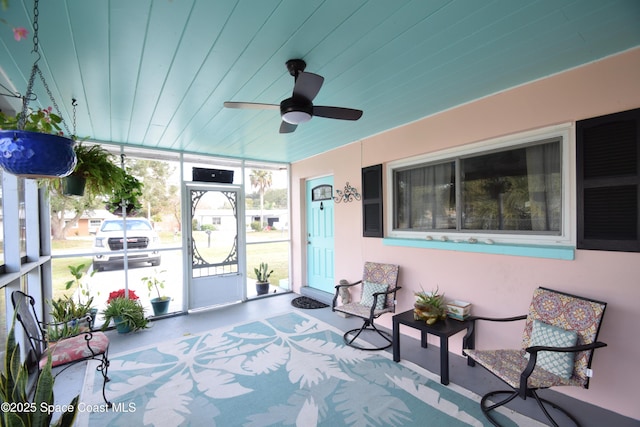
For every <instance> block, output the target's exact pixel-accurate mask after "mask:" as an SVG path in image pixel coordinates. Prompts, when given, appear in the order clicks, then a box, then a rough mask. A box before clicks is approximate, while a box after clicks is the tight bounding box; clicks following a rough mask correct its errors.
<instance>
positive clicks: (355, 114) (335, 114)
mask: <svg viewBox="0 0 640 427" xmlns="http://www.w3.org/2000/svg"><path fill="white" fill-rule="evenodd" d="M313 115H314V116H317V117H325V118H327V119H340V120H358V119H359V118H360V117H362V110H354V109H353V108H342V107H326V106H322V105H314V107H313Z"/></svg>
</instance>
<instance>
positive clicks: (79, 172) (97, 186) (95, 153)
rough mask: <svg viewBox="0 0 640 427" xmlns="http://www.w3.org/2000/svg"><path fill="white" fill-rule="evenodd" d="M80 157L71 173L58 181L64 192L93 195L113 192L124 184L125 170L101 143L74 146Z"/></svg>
mask: <svg viewBox="0 0 640 427" xmlns="http://www.w3.org/2000/svg"><path fill="white" fill-rule="evenodd" d="M74 151H75V153H76V157H77V159H78V161H77V164H76V166H75V168H74V169H73V172H71V174H70V175H69V176H67V177H65V178H63V179H61V180H60V182H59V183H57V185H58V187H59V188H60V187H61V189H62V194H64V195H71V196H83V195H84V193H85V191H86V192H87V193H88V194H89V195H91V196H100V195H104V194H111V193H113V192H114V191H117V190H118V189H119V188H120V187H122V186H123V185H124V176H125V172H124V171H123V170H122V169H121V168H120V167H118V165H117V164H116V162H115V156H114V155H113V154H111V153H110V152H109V151H107V150H106V149H104V148H102V146H101V145H99V144H84V143H82V142H80V143H78V144H76V146H75V147H74Z"/></svg>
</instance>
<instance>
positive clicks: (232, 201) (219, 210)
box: [185, 183, 246, 310]
mask: <svg viewBox="0 0 640 427" xmlns="http://www.w3.org/2000/svg"><path fill="white" fill-rule="evenodd" d="M187 194H188V196H189V204H190V206H189V207H190V212H191V221H190V224H187V226H189V225H190V227H189V234H188V236H189V237H188V241H187V245H188V248H189V251H188V253H189V255H188V257H189V258H190V259H189V262H186V263H185V265H188V266H190V272H189V278H190V283H189V290H188V301H189V307H188V308H189V309H190V310H194V309H199V308H206V307H214V306H219V305H224V304H230V303H234V302H238V301H242V300H244V299H245V298H246V295H245V294H246V287H245V285H244V283H245V277H244V276H245V274H244V272H245V270H246V268H245V265H246V262H245V253H244V227H243V226H241V225H242V224H244V221H243V215H244V208H243V207H244V201H243V196H242V193H241V191H240V187H239V186H233V185H228V186H227V185H208V184H201V183H197V184H196V183H194V184H187Z"/></svg>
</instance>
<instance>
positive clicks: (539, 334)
mask: <svg viewBox="0 0 640 427" xmlns="http://www.w3.org/2000/svg"><path fill="white" fill-rule="evenodd" d="M606 306H607V304H606V303H604V302H600V301H595V300H591V299H586V298H582V297H579V296H575V295H569V294H566V293H563V292H559V291H554V290H552V289H547V288H538V289H536V290H535V291H534V294H533V299H532V301H531V305H530V306H529V314H528V315H522V316H517V317H510V318H503V319H496V318H487V317H477V316H471V317H470V318H469V320H471V321H472V326H471V328H470V329H469V330H468V333H467V335H466V337H465V342H466V343H469V342H470V345H469V346H471V347H472V346H473V335H472V334H473V333H474V328H475V325H476V322H477V321H479V320H488V321H499V322H505V321H513V320H526V321H525V328H524V333H523V336H522V348H520V349H517V350H473V349H465V350H464V352H465V354H466V355H467V356H468V357H469V358H471V359H472V360H473V361H475V362H478V363H479V364H480V365H482V366H483V367H484V368H486V369H487V370H488V371H489V372H491V373H492V374H494V375H496V376H497V377H498V378H500V379H501V380H502V381H504V382H505V383H507V384H508V385H509V386H510V387H511V390H506V391H503V390H500V391H492V392H490V393H487V394H485V395H484V396H483V397H482V399H481V401H480V407H481V408H482V412H483V413H484V414H485V416H486V417H487V418H488V419H489V421H490V422H491V423H492V424H493V425H496V426H499V425H500V424H499V423H498V422H497V421H496V420H495V418H494V417H493V415H492V413H491V411H493V410H494V409H496V408H498V407H500V406H502V405H505V404H507V403H509V402H510V401H512V400H513V399H514V398H516V397H520V398H522V399H526V398H527V397H533V398H534V399H535V400H536V402H537V403H538V405H539V406H540V408H541V409H542V412H543V413H544V415H545V416H546V417H547V419H548V420H549V421H550V422H551V424H552V425H554V426H557V425H558V424H557V423H556V421H555V420H554V419H553V417H552V416H551V415H550V413H549V411H548V410H547V409H548V408H547V407H546V405H550V406H551V407H553V408H555V409H557V410H559V411H560V412H562V413H564V414H565V415H566V416H567V417H568V418H569V419H570V420H572V421H573V422H574V423H575V425H578V426H579V425H580V424H579V423H578V421H577V420H576V418H575V417H574V416H573V415H571V414H570V413H569V412H567V411H566V410H565V409H563V408H560V407H558V406H557V405H556V404H554V403H552V402H550V401H548V400H546V399H543V398H541V397H540V396H538V390H540V389H546V388H550V387H556V386H577V387H583V388H588V387H589V377H590V376H591V361H592V359H593V353H594V350H595V349H596V348H601V347H605V346H606V344H605V343H602V342H599V341H597V338H598V332H599V330H600V325H601V322H602V317H603V315H604V311H605V308H606ZM469 338H471V340H469ZM465 346H466V345H465ZM497 395H503V396H504V395H506V397H505V398H504V399H503V400H500V401H497V403H492V402H496V400H494V399H493V397H494V396H497Z"/></svg>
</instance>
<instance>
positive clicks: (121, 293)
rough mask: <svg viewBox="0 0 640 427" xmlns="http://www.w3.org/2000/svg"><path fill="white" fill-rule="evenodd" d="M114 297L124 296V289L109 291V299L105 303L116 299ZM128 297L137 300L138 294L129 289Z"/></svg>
mask: <svg viewBox="0 0 640 427" xmlns="http://www.w3.org/2000/svg"><path fill="white" fill-rule="evenodd" d="M116 298H126V296H125V290H124V289H120V290H118V291H113V292H110V293H109V299H108V300H107V304H109V303H110V302H111V301H112V300H114V299H116ZM129 299H132V300H137V299H138V296H137V295H136V293H135V292H134V291H133V290H131V289H129Z"/></svg>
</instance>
